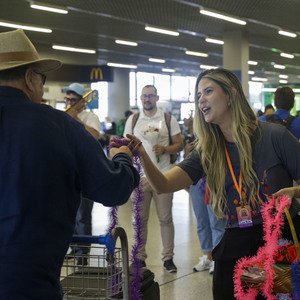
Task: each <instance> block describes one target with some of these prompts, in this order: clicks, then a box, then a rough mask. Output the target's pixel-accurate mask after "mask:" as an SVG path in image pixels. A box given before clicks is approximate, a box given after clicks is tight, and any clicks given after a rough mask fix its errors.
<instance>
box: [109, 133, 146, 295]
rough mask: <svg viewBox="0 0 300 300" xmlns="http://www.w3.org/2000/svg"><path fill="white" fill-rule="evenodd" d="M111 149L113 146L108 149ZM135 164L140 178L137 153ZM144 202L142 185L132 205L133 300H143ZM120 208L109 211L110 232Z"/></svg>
mask: <svg viewBox="0 0 300 300" xmlns="http://www.w3.org/2000/svg"><path fill="white" fill-rule="evenodd" d="M113 141H114V142H115V143H116V144H117V147H118V148H119V147H121V146H127V145H128V144H129V142H130V141H129V140H125V139H121V138H119V137H114V138H113ZM108 148H109V149H110V148H111V146H109V147H108ZM133 163H134V165H135V166H136V168H137V171H138V173H139V174H140V176H142V175H143V170H142V164H141V160H140V157H139V153H138V152H136V153H134V154H133ZM142 201H143V190H142V184H141V182H140V184H139V185H138V187H137V188H136V189H135V192H134V194H133V196H132V199H131V203H132V213H133V220H134V221H133V229H134V245H133V246H132V250H131V257H130V260H131V262H132V277H133V280H132V281H131V283H130V291H131V299H132V300H140V299H142V294H141V286H142V279H143V274H142V272H141V261H140V260H139V259H138V257H137V255H138V253H139V252H140V250H141V249H142V247H143V244H144V240H143V238H142V231H143V229H144V223H143V220H142V218H141V213H140V212H141V202H142ZM117 214H118V207H117V206H115V207H112V208H111V209H110V211H109V216H110V220H111V221H110V226H109V228H108V230H107V231H108V232H111V231H112V230H113V229H114V228H115V227H116V225H118V224H119V221H118V216H117Z"/></svg>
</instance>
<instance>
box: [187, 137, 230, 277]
mask: <svg viewBox="0 0 300 300" xmlns="http://www.w3.org/2000/svg"><path fill="white" fill-rule="evenodd" d="M195 142H196V141H191V142H189V143H187V144H186V146H185V151H184V156H183V157H184V158H186V157H187V156H188V155H189V153H190V152H191V151H193V150H194V148H195ZM205 181H206V178H205V177H204V178H203V179H200V180H199V181H198V182H197V184H196V185H191V186H190V195H191V199H192V204H193V209H194V213H195V217H196V220H197V234H198V238H199V241H200V246H201V251H202V253H203V256H201V257H199V262H198V264H197V265H195V266H194V267H193V270H194V271H195V272H202V271H205V270H209V274H213V273H214V266H215V263H214V261H213V259H212V250H213V249H214V248H215V247H216V246H217V245H218V244H219V242H220V241H221V239H222V237H223V234H224V232H225V227H226V223H227V220H226V218H217V217H216V216H215V215H214V213H213V211H212V208H211V205H210V204H209V199H205V195H207V197H209V192H205V191H206V183H205Z"/></svg>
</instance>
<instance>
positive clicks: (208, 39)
mask: <svg viewBox="0 0 300 300" xmlns="http://www.w3.org/2000/svg"><path fill="white" fill-rule="evenodd" d="M205 42H207V43H212V44H218V45H224V41H222V40H218V39H213V38H209V37H207V38H205Z"/></svg>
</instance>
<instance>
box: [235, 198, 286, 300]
mask: <svg viewBox="0 0 300 300" xmlns="http://www.w3.org/2000/svg"><path fill="white" fill-rule="evenodd" d="M290 204H291V200H290V199H289V198H288V197H287V196H285V195H282V196H280V197H279V206H278V207H275V198H274V197H271V198H269V203H265V204H264V205H263V206H262V209H261V212H262V217H263V227H264V237H263V238H264V240H265V242H266V243H265V245H264V246H263V247H260V248H259V249H258V251H257V255H256V256H253V257H244V258H241V259H240V260H239V261H238V262H237V264H236V266H235V271H234V278H233V281H234V291H235V297H236V298H237V299H238V300H253V299H255V297H256V295H257V294H258V291H257V290H255V289H251V288H249V289H246V287H245V285H244V284H243V283H242V280H241V276H242V275H243V273H244V270H245V268H247V267H249V266H253V265H254V264H258V263H261V264H263V266H264V271H265V278H266V280H265V282H264V284H263V286H262V289H261V291H262V293H263V295H264V296H265V297H266V298H267V299H268V300H273V299H276V296H275V294H273V285H274V276H275V271H274V269H273V264H274V263H275V256H276V254H277V251H278V248H277V243H278V238H279V235H280V234H281V228H282V226H283V225H284V214H283V213H284V208H285V207H289V206H290ZM275 211H276V213H274V212H275Z"/></svg>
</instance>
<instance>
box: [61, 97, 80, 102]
mask: <svg viewBox="0 0 300 300" xmlns="http://www.w3.org/2000/svg"><path fill="white" fill-rule="evenodd" d="M64 99H65V101H69V102H75V101H79V100H80V99H78V98H68V97H65V98H64Z"/></svg>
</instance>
